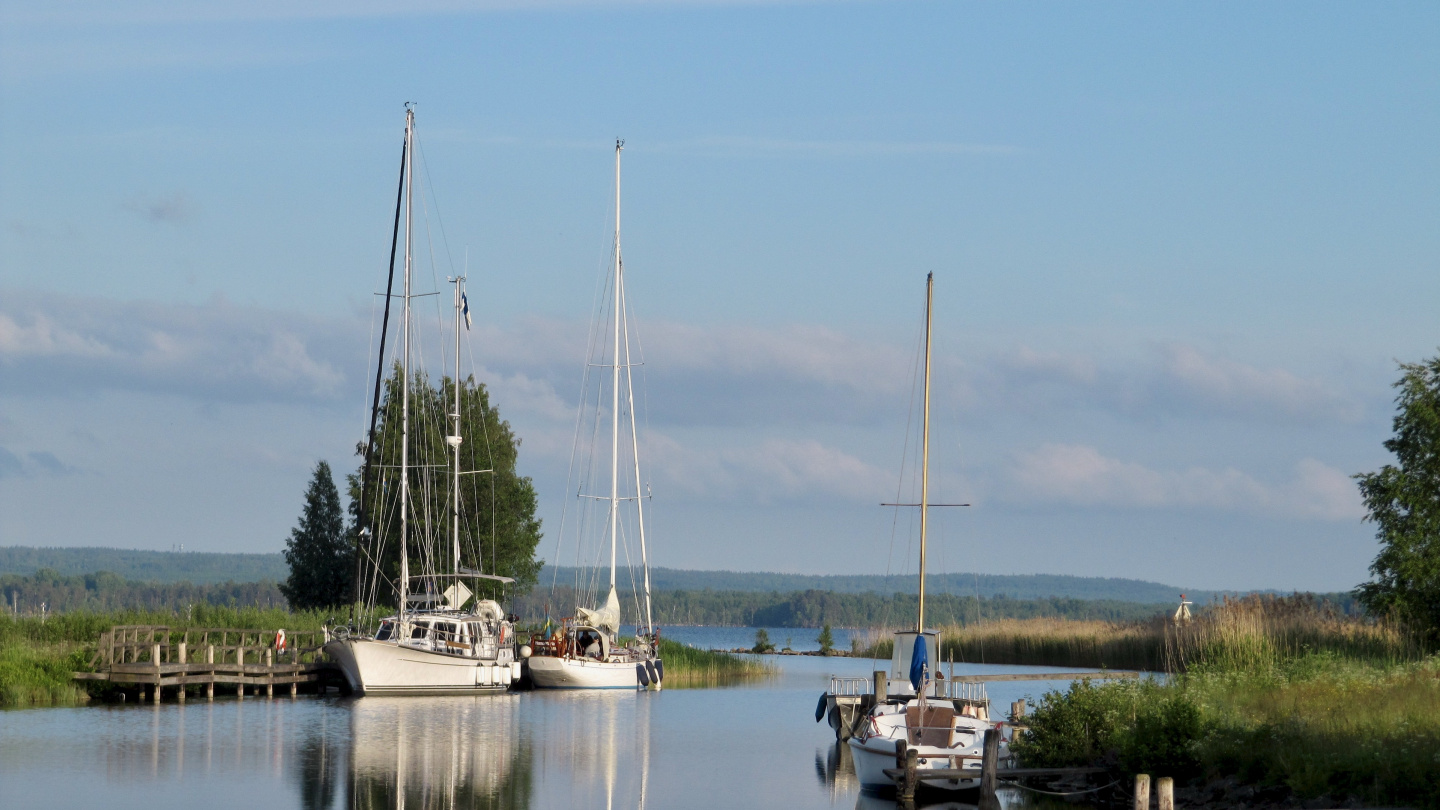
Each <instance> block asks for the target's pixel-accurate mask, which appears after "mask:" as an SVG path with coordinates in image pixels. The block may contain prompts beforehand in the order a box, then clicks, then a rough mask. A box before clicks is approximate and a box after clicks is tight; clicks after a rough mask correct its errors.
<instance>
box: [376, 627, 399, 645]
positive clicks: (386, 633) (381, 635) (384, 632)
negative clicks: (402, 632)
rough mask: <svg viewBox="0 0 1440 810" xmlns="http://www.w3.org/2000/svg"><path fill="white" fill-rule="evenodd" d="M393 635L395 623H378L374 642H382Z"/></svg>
mask: <svg viewBox="0 0 1440 810" xmlns="http://www.w3.org/2000/svg"><path fill="white" fill-rule="evenodd" d="M394 634H395V623H394V622H381V623H380V630H379V631H378V632H376V633H375V640H376V641H384V640H386V639H388V638H390V637H391V636H392V635H394Z"/></svg>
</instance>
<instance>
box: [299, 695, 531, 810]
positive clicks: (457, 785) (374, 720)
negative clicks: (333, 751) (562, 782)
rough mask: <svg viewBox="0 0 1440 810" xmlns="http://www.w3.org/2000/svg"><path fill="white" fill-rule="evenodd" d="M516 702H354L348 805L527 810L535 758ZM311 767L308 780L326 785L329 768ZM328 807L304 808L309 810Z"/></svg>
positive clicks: (320, 762) (319, 760)
mask: <svg viewBox="0 0 1440 810" xmlns="http://www.w3.org/2000/svg"><path fill="white" fill-rule="evenodd" d="M517 703H518V701H517V699H516V698H515V697H514V696H477V697H455V698H428V699H426V700H415V699H413V698H362V699H359V700H355V701H352V702H350V703H349V704H348V706H347V708H348V709H349V714H350V728H349V729H348V736H349V738H350V751H349V768H348V771H349V785H348V788H349V791H348V792H349V799H350V800H349V802H348V803H347V804H348V806H349V807H351V808H362V809H363V810H371V808H416V810H431V808H435V810H441V808H452V807H481V808H488V809H491V810H513V809H514V808H528V807H529V806H530V804H531V796H532V793H533V784H534V778H533V773H532V770H533V762H534V758H533V755H532V751H531V746H530V742H529V740H528V735H524V734H521V733H518V732H519V723H518V722H517ZM327 736H328V735H327ZM309 761H310V762H313V763H315V764H314V768H315V770H314V771H313V772H307V773H306V775H305V777H304V779H305V780H306V781H309V780H312V779H313V780H314V781H316V782H319V783H321V784H322V785H323V784H328V783H329V782H328V780H329V776H330V775H329V773H327V772H325V771H323V768H324V767H325V766H326V765H327V764H328V761H327V760H326V759H325V758H324V757H323V756H314V757H312V758H311V760H309ZM322 790H323V789H322ZM322 790H316V791H315V792H316V794H317V796H316V798H317V800H318V799H320V798H321V796H320V795H319V794H320V793H321V792H322ZM304 798H305V797H304V794H303V792H302V800H304ZM329 806H330V805H329V804H327V803H325V802H324V801H320V802H319V803H315V804H312V803H310V802H308V801H304V807H306V808H307V810H312V808H315V809H317V810H318V808H324V807H329Z"/></svg>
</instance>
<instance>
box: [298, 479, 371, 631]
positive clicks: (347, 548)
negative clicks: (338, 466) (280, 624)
mask: <svg viewBox="0 0 1440 810" xmlns="http://www.w3.org/2000/svg"><path fill="white" fill-rule="evenodd" d="M354 555H355V551H354V544H353V542H352V541H351V539H350V538H349V537H348V536H347V535H346V533H345V513H344V510H343V509H341V507H340V492H339V491H338V490H336V489H335V479H334V477H333V476H332V475H331V474H330V465H329V464H328V463H326V462H324V461H321V462H318V463H316V465H315V474H314V475H313V476H312V477H311V478H310V486H309V487H308V488H306V490H305V509H304V511H302V512H301V513H300V524H299V525H298V526H296V527H295V528H294V529H292V530H291V531H290V539H289V540H287V541H286V542H285V562H287V563H289V564H290V577H289V579H287V580H285V584H283V585H281V586H280V592H281V593H283V594H285V598H286V599H287V600H289V601H290V607H292V608H295V609H297V610H305V609H310V608H325V607H332V606H334V605H342V604H345V603H347V602H349V601H350V581H351V578H352V576H353V574H352V569H353V567H354V565H355V556H354Z"/></svg>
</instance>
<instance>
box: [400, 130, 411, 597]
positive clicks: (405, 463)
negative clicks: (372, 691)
mask: <svg viewBox="0 0 1440 810" xmlns="http://www.w3.org/2000/svg"><path fill="white" fill-rule="evenodd" d="M414 144H415V110H413V109H411V107H410V105H408V104H407V105H405V160H406V161H407V163H406V168H405V180H406V182H405V307H404V309H405V316H404V319H403V320H404V326H403V327H402V329H403V330H404V340H403V341H402V344H403V348H402V349H401V357H402V359H401V362H400V621H401V624H402V625H403V624H404V621H405V608H406V603H407V602H408V601H410V557H409V541H410V231H411V226H412V225H413V224H414V219H415V173H414V168H415V149H414V148H413V147H414Z"/></svg>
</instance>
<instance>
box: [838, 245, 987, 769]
mask: <svg viewBox="0 0 1440 810" xmlns="http://www.w3.org/2000/svg"><path fill="white" fill-rule="evenodd" d="M934 289H935V278H934V274H933V273H932V274H930V275H929V276H927V277H926V279H925V359H924V394H923V400H922V402H923V405H922V407H923V410H924V416H923V420H922V423H921V424H922V427H921V432H922V439H921V462H920V502H919V503H918V504H894V505H895V506H918V507H919V508H920V566H919V579H920V587H919V597H920V598H919V607H918V611H917V615H916V617H915V628H914V630H906V631H900V632H897V633H895V639H894V649H893V652H892V654H891V660H890V672H889V678H888V680H889V682H891V683H894V685H895V687H896V689H895V694H894V696H891V695H890V694H889V689H888V686H887V688H886V689H885V690H884V691H885V693H884V694H878V693H879V692H880V690H879V689H878V688H877V690H876V691H877V694H876V695H874V696H873V698H872V699H871V700H870V701H868V703H869V704H870V708H869V710H868V711H866V712H865V713H864V715H863V716H862V717H860V718H859V722H857V723H855V724H854V731H855V733H854V736H851V737H850V738H849V739H848V740H846V744H847V745H848V746H850V752H851V755H852V758H853V760H854V763H855V774H856V776H857V777H859V780H860V786H861V787H863V788H867V789H870V790H881V789H890V788H893V787H894V786H895V781H894V780H893V779H891V778H890V777H888V776H886V775H885V769H887V768H894V767H896V764H897V759H899V758H903V756H904V754H905V751H906V750H907V749H914V750H915V751H916V753H917V754H918V758H917V763H918V768H919V772H920V784H922V785H925V786H927V787H931V788H938V789H942V790H952V791H953V790H966V789H974V788H978V787H979V786H980V780H979V776H978V772H977V775H976V776H975V777H974V778H963V777H962V778H948V777H946V778H931V779H926V778H925V776H924V773H925V771H927V770H940V769H961V768H978V766H979V763H980V761H981V759H982V756H983V746H984V738H985V731H986V729H988V728H990V727H991V722H990V701H989V698H988V697H987V696H986V694H985V692H984V689H983V687H980V685H978V684H975V685H972V684H958V685H957V684H955V683H954V681H953V679H952V680H949V681H947V680H946V679H945V678H944V677H943V675H942V674H941V673H940V672H939V670H938V667H937V666H936V664H937V663H938V661H939V656H938V653H939V634H938V633H936V632H935V631H933V630H927V629H926V628H925V552H926V540H927V534H928V529H929V513H930V508H931V506H932V504H931V503H930V338H931V325H932V321H933V309H934ZM826 697H830V696H829V695H827V696H826ZM1008 753H1009V752H1008V746H1007V745H1006V744H1005V743H1004V742H1001V744H1000V756H1001V757H1002V758H1004V757H1007V756H1008Z"/></svg>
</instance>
